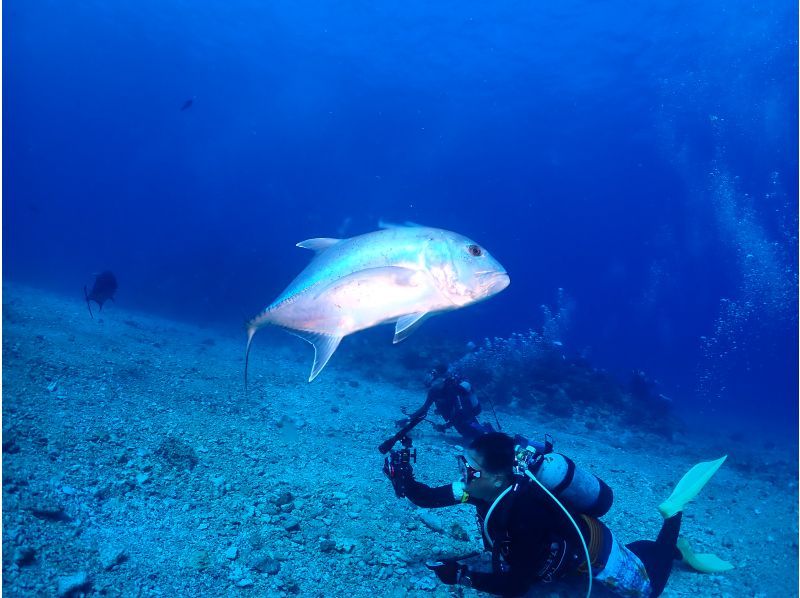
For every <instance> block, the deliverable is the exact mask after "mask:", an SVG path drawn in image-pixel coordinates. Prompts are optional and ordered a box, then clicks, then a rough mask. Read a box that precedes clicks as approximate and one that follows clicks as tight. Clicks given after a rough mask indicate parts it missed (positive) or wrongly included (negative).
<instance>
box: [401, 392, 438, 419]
mask: <svg viewBox="0 0 800 598" xmlns="http://www.w3.org/2000/svg"><path fill="white" fill-rule="evenodd" d="M434 400H435V397H434V396H433V394H432V393H430V392H429V393H428V397H427V398H426V399H425V402H424V403H423V404H422V407H420V408H419V409H417V410H416V411H415V412H414V413H412V414H411V415H409V416H408V419H409V420H412V419H416V418H418V417H425V416H426V415H428V410H429V409H430V408H431V405H433V401H434Z"/></svg>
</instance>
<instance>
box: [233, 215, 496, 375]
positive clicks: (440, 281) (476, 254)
mask: <svg viewBox="0 0 800 598" xmlns="http://www.w3.org/2000/svg"><path fill="white" fill-rule="evenodd" d="M298 246H299V247H304V248H308V249H313V250H315V251H316V252H317V255H316V257H315V258H314V259H313V260H312V261H311V263H310V264H309V265H308V266H307V267H306V268H305V269H304V270H303V271H302V272H301V273H300V274H299V275H298V276H297V278H295V279H294V281H292V283H291V284H290V285H289V286H288V287H287V288H286V289H285V290H284V291H283V293H281V294H280V295H279V296H278V298H277V299H276V300H275V301H273V302H272V303H271V304H270V305H269V306H268V307H267V308H266V309H265V310H264V311H263V312H262V313H261V314H259V315H258V316H256V317H255V318H253V320H251V321H250V322H249V323H248V337H249V338H248V345H247V351H248V353H249V349H250V343H251V341H252V338H253V335H254V334H255V332H256V331H257V330H258V329H259V328H260V327H261V326H264V325H265V324H273V325H276V326H281V327H284V328H286V329H287V330H288V331H289V332H292V333H293V334H296V335H297V336H300V337H301V338H303V339H305V340H307V341H308V342H310V343H311V344H312V345H314V348H315V350H316V357H315V361H314V367H313V368H312V372H311V376H310V378H309V381H310V380H313V379H314V377H316V375H317V374H319V372H320V371H321V370H322V368H323V367H324V366H325V364H326V363H327V361H328V359H330V356H331V355H332V354H333V352H334V351H335V350H336V347H337V346H338V344H339V342H340V341H341V339H342V337H344V336H347V335H349V334H352V333H354V332H358V331H359V330H364V329H366V328H371V327H373V326H376V325H378V324H383V323H388V322H397V326H396V329H395V338H394V342H399V341H400V340H402V339H404V338H405V337H407V336H408V335H409V334H410V333H411V332H412V331H413V330H414V329H415V328H416V326H418V325H419V324H420V323H421V322H422V321H423V320H424V319H425V318H426V317H427V316H430V315H432V314H434V313H438V312H441V311H447V310H451V309H457V308H459V307H463V306H465V305H468V304H470V303H475V302H477V301H481V300H482V299H486V298H488V297H490V296H491V295H494V294H496V293H498V292H499V291H501V290H502V289H504V288H505V287H506V286H508V283H509V278H508V275H507V274H506V273H505V270H504V269H503V267H502V266H501V265H500V264H499V263H498V262H497V261H496V260H494V258H492V257H491V256H489V254H488V253H487V252H486V251H485V250H484V249H482V248H481V247H480V246H478V245H477V244H476V243H474V242H473V241H471V240H470V239H468V238H466V237H464V236H462V235H459V234H457V233H453V232H450V231H445V230H442V229H436V228H428V227H420V226H404V227H391V228H387V229H384V230H379V231H375V232H372V233H367V234H364V235H359V236H357V237H352V238H350V239H341V240H340V239H310V240H308V241H303V242H302V243H298ZM246 371H247V366H246V365H245V376H246Z"/></svg>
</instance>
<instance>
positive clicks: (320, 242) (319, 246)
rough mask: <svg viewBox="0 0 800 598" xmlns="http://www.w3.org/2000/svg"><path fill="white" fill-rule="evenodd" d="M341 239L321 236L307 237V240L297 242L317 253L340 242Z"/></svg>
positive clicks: (299, 245) (300, 245)
mask: <svg viewBox="0 0 800 598" xmlns="http://www.w3.org/2000/svg"><path fill="white" fill-rule="evenodd" d="M340 241H341V239H332V238H328V237H319V238H317V239H306V240H305V241H300V242H299V243H298V244H297V247H302V248H303V249H310V250H311V251H315V252H317V253H321V252H323V251H325V250H326V249H328V248H329V247H333V246H334V245H336V244H337V243H339V242H340Z"/></svg>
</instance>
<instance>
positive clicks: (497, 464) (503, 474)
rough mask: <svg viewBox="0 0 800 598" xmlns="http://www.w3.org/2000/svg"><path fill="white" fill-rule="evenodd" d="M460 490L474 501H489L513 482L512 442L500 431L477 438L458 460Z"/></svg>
mask: <svg viewBox="0 0 800 598" xmlns="http://www.w3.org/2000/svg"><path fill="white" fill-rule="evenodd" d="M459 462H460V463H461V467H462V475H463V478H464V479H463V482H464V490H465V491H466V492H467V493H469V494H470V495H471V496H474V497H475V498H477V499H480V500H485V501H492V500H494V499H495V498H496V497H497V495H498V494H500V493H501V492H502V491H503V490H505V489H506V488H507V487H508V486H509V485H510V484H511V483H512V481H513V479H514V465H515V463H516V454H515V452H514V440H513V439H512V438H511V437H510V436H508V435H507V434H503V433H502V432H489V433H488V434H483V435H482V436H478V437H477V438H476V439H475V440H473V441H472V443H471V444H470V445H469V448H468V449H467V452H466V454H465V455H463V456H462V457H460V458H459Z"/></svg>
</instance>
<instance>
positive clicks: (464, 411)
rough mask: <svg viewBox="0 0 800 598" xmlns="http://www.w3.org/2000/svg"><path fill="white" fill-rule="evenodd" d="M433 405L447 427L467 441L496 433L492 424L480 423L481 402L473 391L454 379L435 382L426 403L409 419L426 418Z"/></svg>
mask: <svg viewBox="0 0 800 598" xmlns="http://www.w3.org/2000/svg"><path fill="white" fill-rule="evenodd" d="M432 405H434V406H435V411H436V413H437V414H439V415H441V416H442V418H443V419H444V421H445V427H450V426H452V427H454V428H455V429H456V431H457V432H458V433H459V434H461V436H463V437H464V439H466V440H467V441H471V440H474V439H475V438H477V437H478V436H481V435H482V434H486V433H488V432H493V431H494V429H493V428H492V426H491V425H490V424H481V423H480V422H478V419H477V416H478V414H480V412H481V404H480V402H479V401H478V399H477V397H475V395H474V393H473V392H472V391H470V390H467V389H466V388H464V387H463V386H461V385H460V384H459V381H458V380H457V379H455V378H453V377H447V378H439V379H437V380H434V382H433V384H431V387H430V389H429V390H428V396H427V398H426V399H425V403H424V404H423V405H422V407H420V408H419V409H417V410H416V411H415V412H414V413H413V414H411V416H410V417H409V418H410V419H414V418H415V417H419V416H423V417H424V416H425V414H426V413H427V412H428V410H429V409H430V408H431V406H432Z"/></svg>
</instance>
